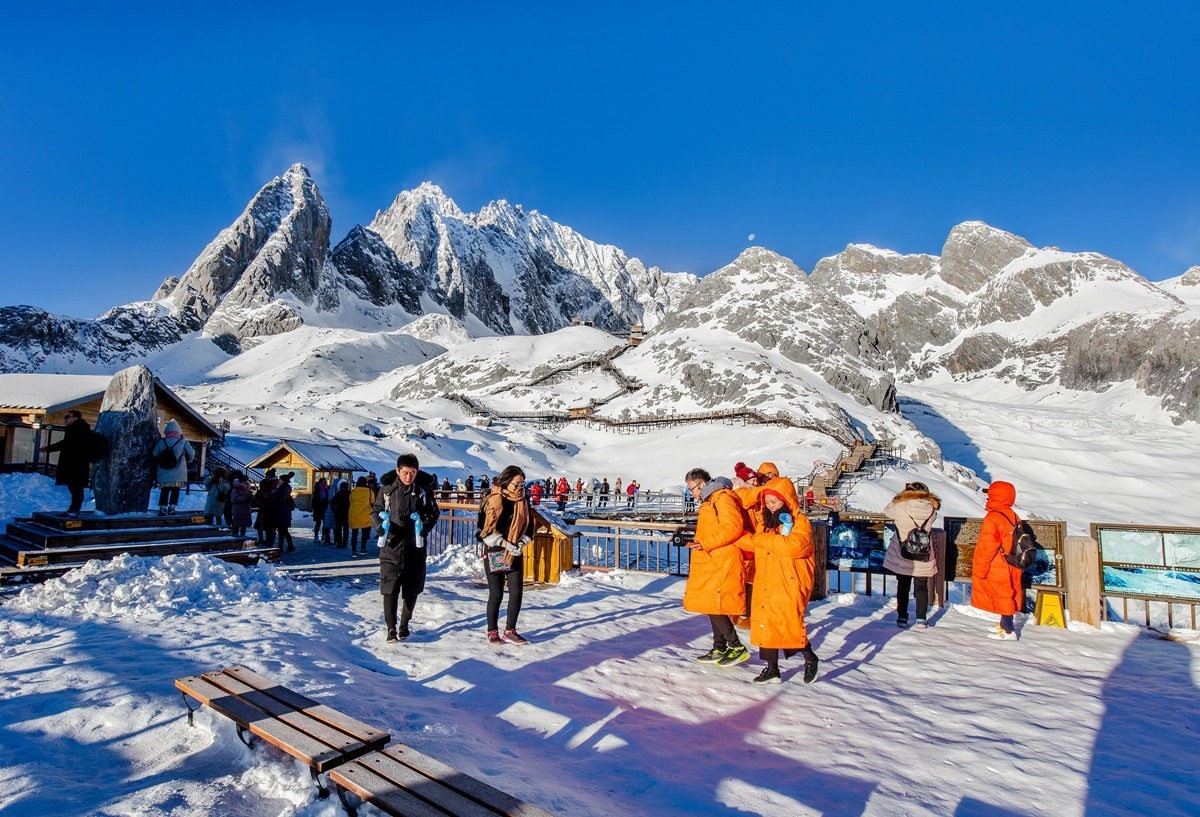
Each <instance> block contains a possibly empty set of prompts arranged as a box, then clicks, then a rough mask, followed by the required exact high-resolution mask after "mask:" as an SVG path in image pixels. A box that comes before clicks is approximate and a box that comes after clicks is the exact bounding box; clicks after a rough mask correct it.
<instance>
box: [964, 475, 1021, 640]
mask: <svg viewBox="0 0 1200 817" xmlns="http://www.w3.org/2000/svg"><path fill="white" fill-rule="evenodd" d="M1016 501H1017V489H1016V488H1015V487H1014V486H1013V484H1012V483H1011V482H993V483H992V484H991V485H990V486H988V491H987V504H986V505H985V506H984V507H985V508H986V509H987V516H985V517H984V518H983V524H982V525H980V526H979V538H978V539H977V540H976V542H975V556H974V557H973V559H972V560H971V606H972V607H977V608H979V609H980V610H986V611H987V612H989V613H997V614H999V616H1000V625H999V627H998V628H997V629H996V630H995V631H994V632H993V633H991V635H990V636H989V637H990V638H996V639H999V640H1001V641H1015V640H1016V639H1017V633H1016V629H1015V626H1014V621H1013V617H1014V616H1015V615H1016V614H1017V612H1019V611H1020V610H1021V609H1022V608H1023V607H1024V606H1025V598H1024V597H1025V591H1024V589H1023V588H1022V587H1021V569H1020V568H1019V567H1014V566H1013V565H1010V564H1009V563H1008V561H1007V560H1006V559H1005V558H1004V557H1005V555H1006V554H1007V553H1008V550H1009V548H1010V547H1011V546H1012V534H1013V529H1014V528H1015V527H1016V526H1017V515H1016V513H1015V512H1014V511H1013V509H1012V506H1013V503H1015V502H1016Z"/></svg>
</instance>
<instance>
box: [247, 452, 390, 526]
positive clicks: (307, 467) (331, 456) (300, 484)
mask: <svg viewBox="0 0 1200 817" xmlns="http://www.w3.org/2000/svg"><path fill="white" fill-rule="evenodd" d="M249 465H250V467H251V468H255V469H258V470H259V471H265V470H266V469H268V468H274V469H275V471H276V473H278V474H286V473H287V472H289V471H291V472H292V473H293V474H295V476H293V477H292V490H293V491H294V492H295V497H296V507H297V508H300V509H302V510H305V511H310V510H312V488H313V486H314V485H316V484H317V480H319V479H321V478H322V477H324V478H325V481H326V482H327V483H329V484H330V485H334V484H336V483H337V481H338V480H339V479H344V480H346V481H348V482H349V481H352V479H353V477H354V474H355V473H365V472H366V470H367V469H366V468H365V467H363V465H362V464H361V463H360V462H359V461H358V460H356V459H354V457H351V456H350V455H349V454H347V453H346V452H345V451H343V450H342V449H340V448H338V447H337V446H336V445H321V444H320V443H307V442H300V441H299V440H280V441H279V444H278V445H276V446H275V447H274V448H272V449H271V450H270V451H268V452H267V453H265V454H263V455H262V456H261V457H259V458H258V459H256V460H254V461H253V462H251V463H250V464H249Z"/></svg>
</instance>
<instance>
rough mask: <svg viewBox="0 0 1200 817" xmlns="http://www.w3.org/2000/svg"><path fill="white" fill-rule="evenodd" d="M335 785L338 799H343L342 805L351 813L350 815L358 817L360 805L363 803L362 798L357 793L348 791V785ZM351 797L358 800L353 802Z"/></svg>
mask: <svg viewBox="0 0 1200 817" xmlns="http://www.w3.org/2000/svg"><path fill="white" fill-rule="evenodd" d="M335 785H336V786H337V796H338V799H339V800H341V801H342V806H343V807H344V808H345V809H346V814H348V815H350V817H357V815H358V807H359V805H361V804H362V800H361V799H360V798H359V797H358V795H357V794H354V793H353V792H349V791H347V790H346V787H345V786H343V785H342V784H340V783H336V784H335ZM351 797H352V798H354V800H357V801H358V802H357V803H355V802H352V801H351V799H350V798H351Z"/></svg>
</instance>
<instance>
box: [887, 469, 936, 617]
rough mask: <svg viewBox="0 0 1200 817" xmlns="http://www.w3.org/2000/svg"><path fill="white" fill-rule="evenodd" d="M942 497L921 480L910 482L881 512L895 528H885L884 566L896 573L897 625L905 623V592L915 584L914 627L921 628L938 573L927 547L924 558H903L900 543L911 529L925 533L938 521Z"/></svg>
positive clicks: (933, 556)
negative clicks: (931, 581) (927, 555)
mask: <svg viewBox="0 0 1200 817" xmlns="http://www.w3.org/2000/svg"><path fill="white" fill-rule="evenodd" d="M941 506H942V500H941V499H939V498H938V497H937V496H936V495H935V494H931V493H930V492H929V488H928V487H927V486H926V485H925V483H923V482H910V483H908V484H907V485H905V486H904V490H903V491H901V492H900V493H898V494H896V495H895V496H894V497H892V501H891V502H889V503H888V504H887V507H886V508H884V509H883V513H884V514H885V515H886V516H887V517H888V518H889V519H891V520H892V526H893V527H894V530H888V532H887V537H888V542H887V553H886V554H884V557H883V566H884V567H885V568H887V569H888V570H890V571H892V572H893V573H895V574H896V626H897V627H907V626H908V594H909V591H910V590H912V589H913V585H914V583H915V585H916V600H917V629H919V630H923V629H925V628H926V627H927V626H928V625H927V624H926V621H925V619H926V616H927V614H928V612H929V579H930V577H932V576H935V575H937V571H938V564H937V555H936V554H935V553H934V552H933V549H932V548H930V549H929V558H928V559H925V560H917V559H908V558H905V556H904V553H903V551H902V544H903V543H904V541H905V540H907V539H908V538H909V536H910V535H911V534H912V533H913V531H918V532H924V533H926V534H928V533H929V532H930V531H931V530H933V526H934V523H935V522H936V521H937V512H938V508H940V507H941Z"/></svg>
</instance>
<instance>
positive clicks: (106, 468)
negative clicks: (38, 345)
mask: <svg viewBox="0 0 1200 817" xmlns="http://www.w3.org/2000/svg"><path fill="white" fill-rule="evenodd" d="M96 431H97V432H98V433H100V434H103V435H104V436H105V437H107V438H108V444H109V448H110V451H109V454H108V456H107V457H106V458H105V459H104V461H103V462H101V463H100V464H99V465H97V466H96V471H95V478H94V483H93V484H94V487H95V493H96V510H98V511H100V512H101V513H106V514H119V513H145V512H146V510H147V508H148V503H149V497H150V486H151V484H152V483H153V482H154V477H155V472H154V463H153V462H152V461H151V459H150V450H151V449H152V448H153V447H154V443H155V442H156V441H157V440H158V405H157V400H156V399H155V397H154V375H152V374H150V370H149V369H147V368H146V367H145V366H130V367H129V368H128V369H122V370H121V371H119V372H117V373H116V374H115V375H113V379H112V381H111V382H110V383H109V384H108V389H107V390H106V391H105V392H104V401H103V402H102V403H101V404H100V419H99V420H97V421H96Z"/></svg>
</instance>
